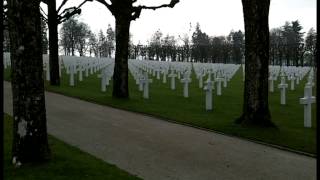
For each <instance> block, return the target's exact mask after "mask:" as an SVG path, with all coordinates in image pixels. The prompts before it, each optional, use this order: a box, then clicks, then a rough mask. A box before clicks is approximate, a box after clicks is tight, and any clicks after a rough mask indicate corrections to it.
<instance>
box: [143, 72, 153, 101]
mask: <svg viewBox="0 0 320 180" xmlns="http://www.w3.org/2000/svg"><path fill="white" fill-rule="evenodd" d="M149 83H152V79H149V77H148V73H147V72H145V74H144V79H143V98H145V99H149Z"/></svg>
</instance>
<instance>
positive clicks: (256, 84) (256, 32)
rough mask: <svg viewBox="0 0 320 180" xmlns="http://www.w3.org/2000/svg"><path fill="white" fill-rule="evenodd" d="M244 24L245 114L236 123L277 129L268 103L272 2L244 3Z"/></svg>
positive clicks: (258, 0)
mask: <svg viewBox="0 0 320 180" xmlns="http://www.w3.org/2000/svg"><path fill="white" fill-rule="evenodd" d="M242 5H243V12H244V23H245V39H246V41H245V66H246V69H245V73H246V76H245V87H244V104H243V114H242V116H241V117H240V118H239V119H237V120H236V122H237V123H242V124H250V125H259V126H274V125H273V123H272V122H271V116H270V111H269V107H268V106H269V103H268V62H269V26H268V14H269V5H270V1H269V0H242Z"/></svg>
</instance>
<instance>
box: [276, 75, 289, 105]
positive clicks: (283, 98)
mask: <svg viewBox="0 0 320 180" xmlns="http://www.w3.org/2000/svg"><path fill="white" fill-rule="evenodd" d="M278 88H279V89H280V91H281V95H280V96H281V101H280V104H282V105H285V104H286V88H288V84H286V80H285V76H282V77H281V83H280V84H279V85H278Z"/></svg>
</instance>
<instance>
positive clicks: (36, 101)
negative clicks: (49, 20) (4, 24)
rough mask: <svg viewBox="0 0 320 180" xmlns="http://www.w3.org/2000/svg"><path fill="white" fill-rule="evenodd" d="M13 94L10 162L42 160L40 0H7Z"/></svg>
mask: <svg viewBox="0 0 320 180" xmlns="http://www.w3.org/2000/svg"><path fill="white" fill-rule="evenodd" d="M8 5H9V9H8V11H9V28H10V42H11V61H12V62H11V63H12V66H11V71H12V81H11V83H12V95H13V116H14V118H13V120H14V122H13V146H12V157H13V161H12V162H13V163H14V164H15V165H17V166H19V165H21V163H23V162H35V161H44V160H47V159H48V158H49V155H50V151H49V146H48V140H47V127H46V109H45V96H44V82H43V77H42V74H43V68H42V42H41V29H40V12H39V5H40V0H20V1H16V0H8Z"/></svg>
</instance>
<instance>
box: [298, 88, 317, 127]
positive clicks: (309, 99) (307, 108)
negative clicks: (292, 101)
mask: <svg viewBox="0 0 320 180" xmlns="http://www.w3.org/2000/svg"><path fill="white" fill-rule="evenodd" d="M311 90H312V86H309V85H306V86H305V87H304V97H303V98H300V104H303V105H304V127H311V125H312V123H311V104H312V103H315V102H316V97H314V96H312V91H311Z"/></svg>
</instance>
